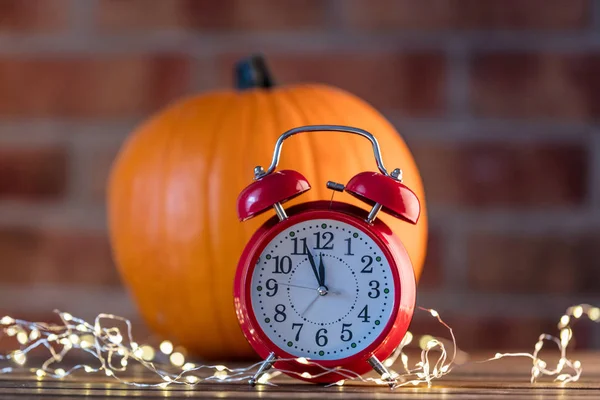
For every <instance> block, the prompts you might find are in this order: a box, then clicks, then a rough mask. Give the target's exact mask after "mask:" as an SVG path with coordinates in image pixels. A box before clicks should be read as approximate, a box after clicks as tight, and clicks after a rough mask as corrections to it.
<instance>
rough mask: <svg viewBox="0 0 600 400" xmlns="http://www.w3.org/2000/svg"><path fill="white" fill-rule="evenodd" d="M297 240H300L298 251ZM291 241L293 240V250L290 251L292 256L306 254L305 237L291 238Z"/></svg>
mask: <svg viewBox="0 0 600 400" xmlns="http://www.w3.org/2000/svg"><path fill="white" fill-rule="evenodd" d="M298 241H300V242H301V245H300V252H298ZM292 242H294V252H293V253H292V255H293V256H299V255H305V254H306V247H307V246H306V238H300V239H298V238H296V237H295V238H292Z"/></svg>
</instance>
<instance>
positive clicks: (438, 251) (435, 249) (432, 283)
mask: <svg viewBox="0 0 600 400" xmlns="http://www.w3.org/2000/svg"><path fill="white" fill-rule="evenodd" d="M443 240H444V239H443V236H442V233H441V232H440V231H439V230H437V229H435V228H433V229H432V228H430V229H429V233H428V238H427V256H426V257H425V265H424V266H423V274H422V275H421V279H420V280H419V288H425V289H431V288H439V287H440V286H441V285H442V284H443V280H444V275H443V273H444V272H443V269H442V262H443V259H444V254H443Z"/></svg>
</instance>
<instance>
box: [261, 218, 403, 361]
mask: <svg viewBox="0 0 600 400" xmlns="http://www.w3.org/2000/svg"><path fill="white" fill-rule="evenodd" d="M394 290H395V288H394V279H393V275H392V270H391V267H390V263H389V261H388V259H387V258H386V256H385V254H384V252H383V251H382V249H381V248H380V247H379V246H378V244H377V243H376V242H375V241H374V240H373V239H372V238H371V237H370V236H368V235H367V234H366V233H365V232H363V231H362V230H360V229H358V228H356V227H354V226H353V225H350V224H347V223H344V222H340V221H337V220H334V219H313V220H308V221H304V222H300V223H298V224H296V225H292V226H291V227H288V228H287V229H285V230H284V231H282V232H280V233H279V234H278V235H277V236H275V237H274V238H273V239H272V240H271V241H270V242H269V243H268V244H267V245H266V247H265V248H264V250H263V251H262V253H261V254H260V256H259V259H258V261H257V264H256V267H255V268H254V271H253V274H252V278H251V301H252V309H253V310H254V315H255V316H256V319H257V321H258V324H259V325H260V327H261V329H262V331H263V332H264V333H265V334H266V335H267V336H268V338H269V339H270V340H271V341H272V342H273V343H274V344H275V345H277V346H278V347H280V348H281V349H282V350H284V351H285V352H287V353H289V354H292V355H293V356H295V357H306V358H310V359H313V360H338V359H343V358H346V357H350V356H352V355H355V354H356V353H359V352H360V351H362V350H364V349H365V348H366V347H368V346H369V345H370V344H372V343H373V342H374V341H375V339H377V338H378V337H379V335H380V334H381V332H382V331H383V329H384V327H385V326H386V325H387V323H388V322H389V320H390V318H391V317H392V311H393V307H394V296H395V293H394Z"/></svg>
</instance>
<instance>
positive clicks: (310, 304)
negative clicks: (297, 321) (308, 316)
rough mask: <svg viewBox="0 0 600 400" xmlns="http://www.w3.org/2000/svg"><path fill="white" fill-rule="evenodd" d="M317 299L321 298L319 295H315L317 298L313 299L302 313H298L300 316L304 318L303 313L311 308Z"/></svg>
mask: <svg viewBox="0 0 600 400" xmlns="http://www.w3.org/2000/svg"><path fill="white" fill-rule="evenodd" d="M319 297H321V296H320V295H317V297H315V298H314V299H313V301H311V302H310V303H309V304H308V306H306V308H305V309H304V311H302V312H301V313H300V315H301V316H303V317H304V314H305V313H306V312H307V311H308V309H309V308H310V307H311V306H312V305H313V304H315V302H316V301H317V299H318V298H319Z"/></svg>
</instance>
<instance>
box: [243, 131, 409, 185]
mask: <svg viewBox="0 0 600 400" xmlns="http://www.w3.org/2000/svg"><path fill="white" fill-rule="evenodd" d="M315 131H333V132H346V133H352V134H355V135H359V136H362V137H364V138H367V139H369V141H370V142H371V144H372V145H373V154H374V156H375V162H376V163H377V167H378V168H379V171H381V173H382V174H384V175H387V176H390V174H389V173H388V172H387V170H386V169H385V167H384V166H383V161H382V160H381V152H380V151H379V143H377V139H375V136H373V135H372V134H371V133H369V132H367V131H365V130H364V129H360V128H355V127H352V126H343V125H307V126H300V127H297V128H293V129H290V130H289V131H287V132H285V133H283V134H282V135H281V136H279V139H277V142H276V143H275V150H274V151H273V160H272V161H271V165H269V169H267V171H264V170H263V168H262V167H256V168H255V169H254V179H260V178H262V177H264V176H266V175H269V174H272V173H273V171H275V168H277V164H279V156H280V154H281V146H282V145H283V141H284V140H285V139H287V138H289V137H291V136H294V135H295V134H297V133H302V132H315ZM398 171H399V170H398ZM394 172H396V171H394ZM394 175H396V176H395V177H394V178H397V176H398V174H397V173H396V174H394Z"/></svg>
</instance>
